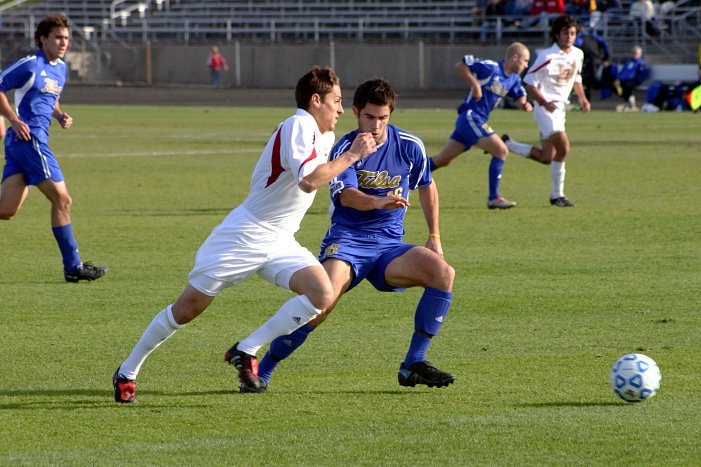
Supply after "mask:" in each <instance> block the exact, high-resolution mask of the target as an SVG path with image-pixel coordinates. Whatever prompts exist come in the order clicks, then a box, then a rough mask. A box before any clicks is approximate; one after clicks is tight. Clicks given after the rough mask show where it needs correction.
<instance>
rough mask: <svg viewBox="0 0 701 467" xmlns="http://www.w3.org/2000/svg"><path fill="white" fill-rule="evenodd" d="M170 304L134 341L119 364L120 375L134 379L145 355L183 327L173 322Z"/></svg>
mask: <svg viewBox="0 0 701 467" xmlns="http://www.w3.org/2000/svg"><path fill="white" fill-rule="evenodd" d="M172 306H173V305H168V306H167V307H165V308H164V309H163V310H161V312H160V313H158V314H157V315H156V316H154V318H153V320H152V321H151V324H149V325H148V327H147V328H146V330H145V331H144V333H143V334H142V335H141V338H140V339H139V342H137V343H136V345H135V346H134V348H133V349H132V351H131V353H130V354H129V356H128V357H127V359H126V360H124V362H123V363H122V364H121V365H120V367H119V374H120V375H122V376H124V377H126V378H128V379H134V380H135V379H136V376H137V375H138V374H139V370H140V369H141V365H143V363H144V360H146V357H148V356H149V354H150V353H151V352H153V351H154V350H156V349H157V348H158V346H159V345H161V344H162V343H163V341H165V340H166V339H168V338H169V337H170V336H172V335H173V334H174V333H175V331H177V330H178V329H180V328H182V327H183V326H182V325H180V324H178V323H176V322H175V318H174V317H173V310H172Z"/></svg>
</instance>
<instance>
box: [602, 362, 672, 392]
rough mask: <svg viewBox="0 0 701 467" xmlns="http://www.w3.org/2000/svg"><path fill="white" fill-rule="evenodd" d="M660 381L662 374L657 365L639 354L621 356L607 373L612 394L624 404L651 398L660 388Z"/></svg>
mask: <svg viewBox="0 0 701 467" xmlns="http://www.w3.org/2000/svg"><path fill="white" fill-rule="evenodd" d="M661 380H662V374H661V373H660V369H659V367H658V366H657V363H655V361H654V360H653V359H651V358H650V357H648V356H647V355H643V354H641V353H631V354H628V355H624V356H622V357H621V358H619V359H618V360H617V361H616V363H614V364H613V367H611V372H610V373H609V381H610V382H611V387H612V388H613V392H615V393H616V395H617V396H618V397H620V398H621V399H623V400H624V401H626V402H640V401H644V400H647V399H650V398H652V397H653V396H654V395H655V394H656V393H657V390H658V389H659V388H660V381H661Z"/></svg>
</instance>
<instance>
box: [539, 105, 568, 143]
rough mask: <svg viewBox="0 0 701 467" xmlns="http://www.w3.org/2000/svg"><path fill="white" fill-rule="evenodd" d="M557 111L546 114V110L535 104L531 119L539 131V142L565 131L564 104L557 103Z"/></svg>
mask: <svg viewBox="0 0 701 467" xmlns="http://www.w3.org/2000/svg"><path fill="white" fill-rule="evenodd" d="M556 104H557V109H555V111H553V112H548V111H547V110H546V109H544V108H543V107H541V106H540V105H538V104H536V105H535V106H533V118H534V119H535V122H536V124H537V125H538V130H539V131H540V140H541V141H544V140H546V139H548V138H550V136H552V135H553V134H555V133H562V132H564V131H565V115H566V111H565V103H564V102H557V103H556Z"/></svg>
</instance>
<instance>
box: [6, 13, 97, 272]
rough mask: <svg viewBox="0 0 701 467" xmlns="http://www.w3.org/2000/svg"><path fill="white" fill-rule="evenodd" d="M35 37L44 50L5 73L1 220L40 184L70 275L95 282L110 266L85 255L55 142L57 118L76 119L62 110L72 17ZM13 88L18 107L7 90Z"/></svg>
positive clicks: (46, 22) (59, 18)
mask: <svg viewBox="0 0 701 467" xmlns="http://www.w3.org/2000/svg"><path fill="white" fill-rule="evenodd" d="M34 39H35V41H36V45H37V46H38V47H39V50H38V51H36V52H35V53H33V54H31V55H28V56H26V57H24V58H21V59H20V60H18V61H16V62H15V63H13V64H12V65H10V66H9V67H7V68H6V69H5V70H4V71H3V72H2V74H0V114H2V116H4V117H5V118H7V119H8V121H9V122H10V125H11V128H10V129H9V131H8V132H7V135H6V136H5V167H4V169H3V172H2V187H1V188H0V219H5V220H9V219H12V218H13V217H14V216H15V214H17V212H18V211H19V209H20V208H21V207H22V203H24V200H25V199H26V198H27V195H28V194H29V186H30V185H35V186H36V187H37V188H38V189H39V191H41V192H42V193H43V194H44V196H46V198H47V199H48V200H49V201H50V202H51V230H52V232H53V234H54V238H55V239H56V243H57V244H58V247H59V250H60V251H61V256H62V258H63V271H64V278H65V280H66V281H68V282H78V281H81V280H89V281H92V280H95V279H99V278H100V277H102V276H104V275H105V273H106V272H107V268H106V267H104V266H94V265H92V264H90V263H88V262H86V263H83V262H82V261H81V260H80V255H79V254H78V242H77V241H76V239H75V236H74V235H73V226H72V224H71V204H72V203H73V200H72V199H71V196H70V195H69V194H68V189H67V188H66V182H65V181H64V178H63V173H62V172H61V167H60V166H59V164H58V161H57V160H56V157H55V156H54V154H53V152H51V148H50V147H49V127H50V126H51V119H52V118H54V119H56V121H57V122H58V123H59V125H61V128H64V129H66V128H70V127H71V126H72V125H73V118H71V116H70V115H68V114H67V113H66V112H63V111H61V108H60V106H59V103H58V102H59V98H60V96H61V92H62V91H63V87H64V85H65V83H66V64H65V62H64V61H63V60H62V58H63V56H64V55H65V53H66V49H67V48H68V44H69V39H70V31H69V28H68V19H67V18H66V17H65V16H63V15H58V14H55V15H49V16H47V17H45V18H43V19H42V20H41V21H40V22H39V24H38V25H37V28H36V31H35V33H34ZM13 89H14V90H15V96H14V97H15V109H13V108H12V106H11V105H10V102H9V101H8V99H7V95H6V94H7V93H8V92H9V91H11V90H13ZM0 120H2V117H0ZM3 129H4V125H3Z"/></svg>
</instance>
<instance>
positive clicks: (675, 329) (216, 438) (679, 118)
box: [0, 103, 701, 465]
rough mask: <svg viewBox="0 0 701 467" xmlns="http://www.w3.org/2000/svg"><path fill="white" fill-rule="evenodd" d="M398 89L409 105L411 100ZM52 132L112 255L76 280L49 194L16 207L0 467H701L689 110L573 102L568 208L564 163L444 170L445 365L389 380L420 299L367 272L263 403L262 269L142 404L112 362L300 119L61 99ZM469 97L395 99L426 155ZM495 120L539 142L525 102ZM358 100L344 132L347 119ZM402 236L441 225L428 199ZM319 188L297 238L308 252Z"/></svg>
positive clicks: (77, 214) (0, 364)
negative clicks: (644, 380) (410, 383)
mask: <svg viewBox="0 0 701 467" xmlns="http://www.w3.org/2000/svg"><path fill="white" fill-rule="evenodd" d="M400 104H401V103H400ZM64 107H65V110H67V111H68V112H69V113H71V114H72V115H73V117H74V119H75V126H74V128H73V129H71V130H69V131H61V130H60V129H58V128H54V129H53V140H52V141H53V142H52V146H53V148H54V150H55V152H56V153H57V154H58V155H59V157H60V161H61V165H62V167H63V169H64V173H65V175H66V179H67V183H68V186H69V189H70V191H71V194H72V195H73V198H74V206H73V224H74V229H75V232H76V235H77V238H78V241H79V243H80V248H81V254H82V256H83V258H84V259H91V260H93V261H95V262H97V263H99V264H103V263H105V264H108V265H109V266H110V273H109V275H108V276H107V277H106V278H105V279H103V280H100V281H97V282H94V283H81V284H66V283H64V282H63V280H62V274H61V267H60V257H59V254H58V250H57V248H56V246H55V242H54V240H53V237H52V235H51V232H50V229H49V205H48V203H47V202H46V200H45V199H44V198H43V197H42V196H41V195H40V194H39V192H38V191H37V190H33V191H32V193H31V194H30V196H29V198H28V200H27V202H26V204H25V206H24V207H23V209H22V211H21V212H20V214H19V215H18V216H17V218H16V219H14V220H13V221H11V222H2V223H0V255H1V257H2V262H1V267H0V310H1V313H2V318H1V319H0V354H1V355H2V356H3V358H2V359H0V374H2V381H3V382H2V383H1V384H0V416H1V420H2V424H1V425H0V440H2V441H1V442H0V465H117V464H131V465H185V464H197V465H208V464H226V465H251V464H267V465H277V464H280V465H343V464H353V465H466V464H469V465H524V464H525V465H613V464H615V465H698V464H699V463H700V462H701V443H699V440H700V439H701V424H699V419H700V417H701V364H700V363H699V361H700V360H699V354H700V353H701V352H700V351H701V345H700V344H699V329H701V317H700V315H699V284H701V274H700V271H701V261H699V259H700V257H701V248H700V242H699V238H700V234H701V222H700V220H701V216H700V214H701V209H700V208H699V203H698V199H699V195H700V194H701V193H700V191H701V190H700V189H699V174H701V149H699V136H698V135H699V130H698V129H699V116H698V115H693V114H690V113H684V114H678V113H660V114H625V115H621V114H615V113H608V112H596V111H595V112H593V113H591V114H588V115H584V114H581V113H577V112H575V113H572V114H570V115H569V116H568V129H569V135H570V138H571V140H572V153H571V159H570V161H569V162H568V164H567V169H568V172H567V185H566V188H567V190H566V192H567V194H568V196H569V197H570V198H571V199H572V200H574V201H575V202H576V203H577V207H576V208H574V209H557V208H553V207H550V206H549V203H548V195H549V187H550V175H549V169H548V168H547V167H545V166H542V165H540V164H536V163H534V162H532V161H528V160H525V159H523V158H520V157H518V156H516V155H511V156H510V159H509V161H508V163H507V165H506V170H505V173H504V178H503V182H502V192H503V193H504V195H506V196H507V197H509V198H510V199H514V200H516V201H518V203H519V206H518V207H517V208H516V209H513V210H510V211H503V212H502V211H489V210H487V209H486V206H485V202H486V189H487V179H486V173H487V165H488V157H487V156H486V155H483V154H482V153H481V151H477V150H472V151H471V152H469V153H466V154H464V155H463V156H461V157H460V158H458V159H457V160H456V161H455V162H454V163H453V164H452V165H451V166H450V167H449V168H446V169H442V170H440V171H438V172H436V174H435V178H436V180H437V183H438V187H439V191H440V194H441V218H442V223H441V224H442V240H443V246H444V249H445V252H446V258H447V259H448V260H449V261H450V262H451V264H452V265H454V267H455V268H456V270H457V278H456V284H455V300H454V302H453V307H452V310H451V312H450V315H449V317H448V319H447V320H446V323H445V325H444V326H443V329H442V330H441V333H440V335H439V336H438V337H437V338H436V339H434V342H433V345H432V347H431V349H430V351H429V356H430V358H431V359H432V360H433V361H434V362H435V363H436V364H437V365H438V366H440V367H441V368H445V369H449V370H451V371H454V372H455V373H456V374H457V376H458V380H457V382H456V383H455V384H454V385H452V386H450V387H448V388H442V389H428V388H414V389H411V388H401V387H399V386H398V385H397V382H396V372H397V368H398V366H399V363H400V361H401V360H402V358H403V356H404V353H405V351H406V347H407V345H408V341H409V336H410V334H411V330H412V322H413V321H412V320H413V311H414V307H415V304H416V302H417V300H418V298H419V297H420V293H421V291H420V290H409V291H407V292H405V293H403V294H381V293H379V292H376V291H374V289H372V288H371V287H369V286H367V285H361V286H360V287H358V288H357V290H354V291H353V292H351V293H349V294H348V295H347V296H345V297H344V298H343V299H342V300H341V302H340V304H339V306H338V308H337V309H336V311H335V312H334V314H333V316H332V317H331V318H330V319H329V320H328V321H327V322H326V323H325V324H324V326H323V327H321V328H320V329H319V330H318V331H316V332H315V333H314V334H313V335H312V336H311V337H310V339H309V340H308V342H307V344H306V345H305V346H304V347H302V348H301V349H300V350H299V351H298V352H297V353H296V354H295V356H294V357H292V358H291V359H290V360H288V361H286V362H285V363H284V364H283V365H281V367H280V368H279V370H278V372H277V373H276V374H275V377H274V379H273V381H272V385H271V387H270V391H269V392H268V393H267V394H265V395H263V396H255V395H242V394H239V393H238V392H236V383H235V374H234V371H233V369H232V368H231V367H229V366H227V365H225V364H224V362H223V358H222V356H223V353H224V351H225V350H226V349H227V348H228V347H229V346H230V345H231V344H232V343H233V342H234V341H236V340H237V339H240V338H242V337H244V336H245V335H247V334H248V333H249V332H251V331H252V330H253V329H255V328H256V327H257V326H258V325H259V324H261V323H262V322H263V321H265V320H266V319H267V318H268V317H269V316H270V315H271V314H272V313H273V312H274V311H275V310H276V309H277V307H278V306H279V305H280V304H281V303H282V302H283V301H284V300H285V299H286V298H287V297H288V294H287V293H286V292H284V291H282V290H279V289H277V288H275V287H273V286H272V285H269V284H267V283H265V282H263V281H262V280H259V279H257V278H254V279H252V280H249V281H248V282H245V283H244V284H242V285H240V286H238V287H235V288H232V289H229V290H227V291H226V292H225V293H223V294H222V295H221V296H220V297H219V298H217V300H216V301H215V302H214V303H213V305H212V306H211V307H210V309H209V310H208V311H207V312H206V313H205V314H204V315H202V316H201V317H200V318H199V319H197V320H195V321H194V322H192V323H191V324H190V325H188V326H187V327H186V328H185V329H184V330H183V331H181V332H178V333H177V334H176V335H175V336H173V338H171V339H170V340H169V341H168V342H166V343H165V344H164V345H163V346H162V347H161V348H159V349H158V350H157V351H156V352H155V353H154V354H152V355H151V357H150V358H149V359H148V360H147V362H146V364H145V365H144V367H143V369H142V372H141V375H140V378H139V397H140V403H139V404H138V405H135V406H118V405H117V404H115V403H114V402H113V400H112V390H111V382H110V378H111V375H112V372H113V371H114V369H115V368H116V366H117V365H118V364H119V362H121V360H122V359H123V358H124V357H125V356H126V355H127V354H128V352H129V351H130V349H131V347H132V346H133V344H134V343H135V342H136V340H137V339H138V337H139V336H140V334H141V332H142V331H143V329H144V328H145V326H146V325H147V324H148V323H149V322H150V320H151V318H152V317H153V315H155V314H156V313H157V312H158V311H159V310H160V309H161V308H162V307H164V306H165V305H167V304H168V303H170V302H172V301H173V300H174V299H175V298H176V297H177V295H178V294H179V293H180V291H181V290H182V287H183V286H184V284H185V281H186V278H187V273H188V272H189V270H190V267H191V266H192V261H193V257H194V253H195V251H196V249H197V248H198V247H199V245H200V243H201V242H202V241H203V240H204V238H205V237H206V236H207V235H208V234H209V232H210V230H211V229H212V228H213V227H214V226H215V225H217V224H218V223H219V222H220V221H221V219H222V218H223V217H224V216H225V215H226V213H227V212H228V211H229V210H230V209H231V208H232V207H234V206H235V205H237V204H238V203H239V202H240V201H242V199H243V197H244V196H245V194H246V192H247V190H248V179H249V176H250V173H251V170H252V168H253V165H254V163H255V161H256V159H257V157H258V154H259V152H260V150H261V149H262V147H263V145H264V143H265V141H266V140H267V138H268V136H269V134H270V133H271V132H272V130H273V128H274V125H275V124H276V123H278V122H279V121H281V120H282V119H284V118H285V117H286V116H287V115H288V114H289V113H290V111H291V110H290V109H281V108H267V109H254V108H198V107H194V108H193V107H168V108H159V107H129V106H113V107H107V106H71V105H70V103H64ZM453 119H454V111H453V110H452V109H451V110H412V109H408V110H404V109H401V108H400V109H398V110H397V111H396V112H395V114H394V116H393V118H392V121H393V123H395V124H397V125H400V126H402V127H404V128H406V129H408V130H411V131H413V132H415V133H416V134H418V135H419V136H421V137H422V138H423V139H424V141H425V143H426V145H427V148H428V150H429V152H430V153H436V152H437V151H438V150H439V149H440V148H441V147H442V145H443V143H444V141H445V139H446V138H447V136H448V135H449V134H450V131H451V130H452V125H453ZM491 123H492V126H493V127H494V128H495V129H496V130H497V131H499V132H504V131H508V132H509V133H510V134H511V136H512V137H513V138H514V139H520V140H526V141H531V142H535V139H536V137H537V130H536V128H535V125H534V123H533V122H532V120H531V118H530V116H528V115H526V114H523V113H522V112H517V111H498V112H496V113H495V114H494V115H493V119H492V121H491ZM353 125H354V120H353V118H352V116H351V113H350V111H348V113H347V114H346V115H345V116H344V117H343V118H342V119H341V124H340V125H339V128H338V129H337V134H338V135H340V134H342V133H343V132H344V131H347V130H349V129H351V128H352V127H353ZM411 201H412V202H413V205H412V207H411V208H410V211H409V214H408V219H407V236H406V240H407V241H410V242H417V243H421V242H423V241H424V240H425V237H426V229H425V224H424V221H423V217H422V214H421V210H420V207H419V204H418V196H414V197H412V198H411ZM326 206H327V194H326V192H325V190H322V192H321V193H319V194H318V196H317V200H316V203H315V205H314V206H313V207H312V209H311V211H310V212H309V214H308V215H307V217H306V219H305V221H304V223H303V225H302V229H301V231H300V233H299V235H298V238H299V239H300V241H302V243H304V244H305V245H307V246H308V247H309V248H310V249H311V250H312V251H314V252H316V250H317V248H318V243H319V240H320V239H321V237H322V235H323V233H324V231H325V229H326V227H327V221H328V220H327V217H326ZM633 351H639V352H643V353H646V354H648V355H649V356H651V357H652V358H654V359H655V360H656V361H657V362H658V364H659V365H660V368H661V370H662V375H663V380H662V387H661V390H660V393H659V394H658V395H657V396H656V397H655V398H654V399H652V400H651V401H648V402H645V403H642V404H626V403H624V402H622V401H620V400H619V399H618V398H617V397H616V396H615V395H614V394H613V392H612V391H611V390H610V388H609V385H608V371H609V368H610V366H611V365H612V364H613V362H614V361H615V360H616V358H618V357H619V356H620V355H622V354H625V353H628V352H633Z"/></svg>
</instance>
